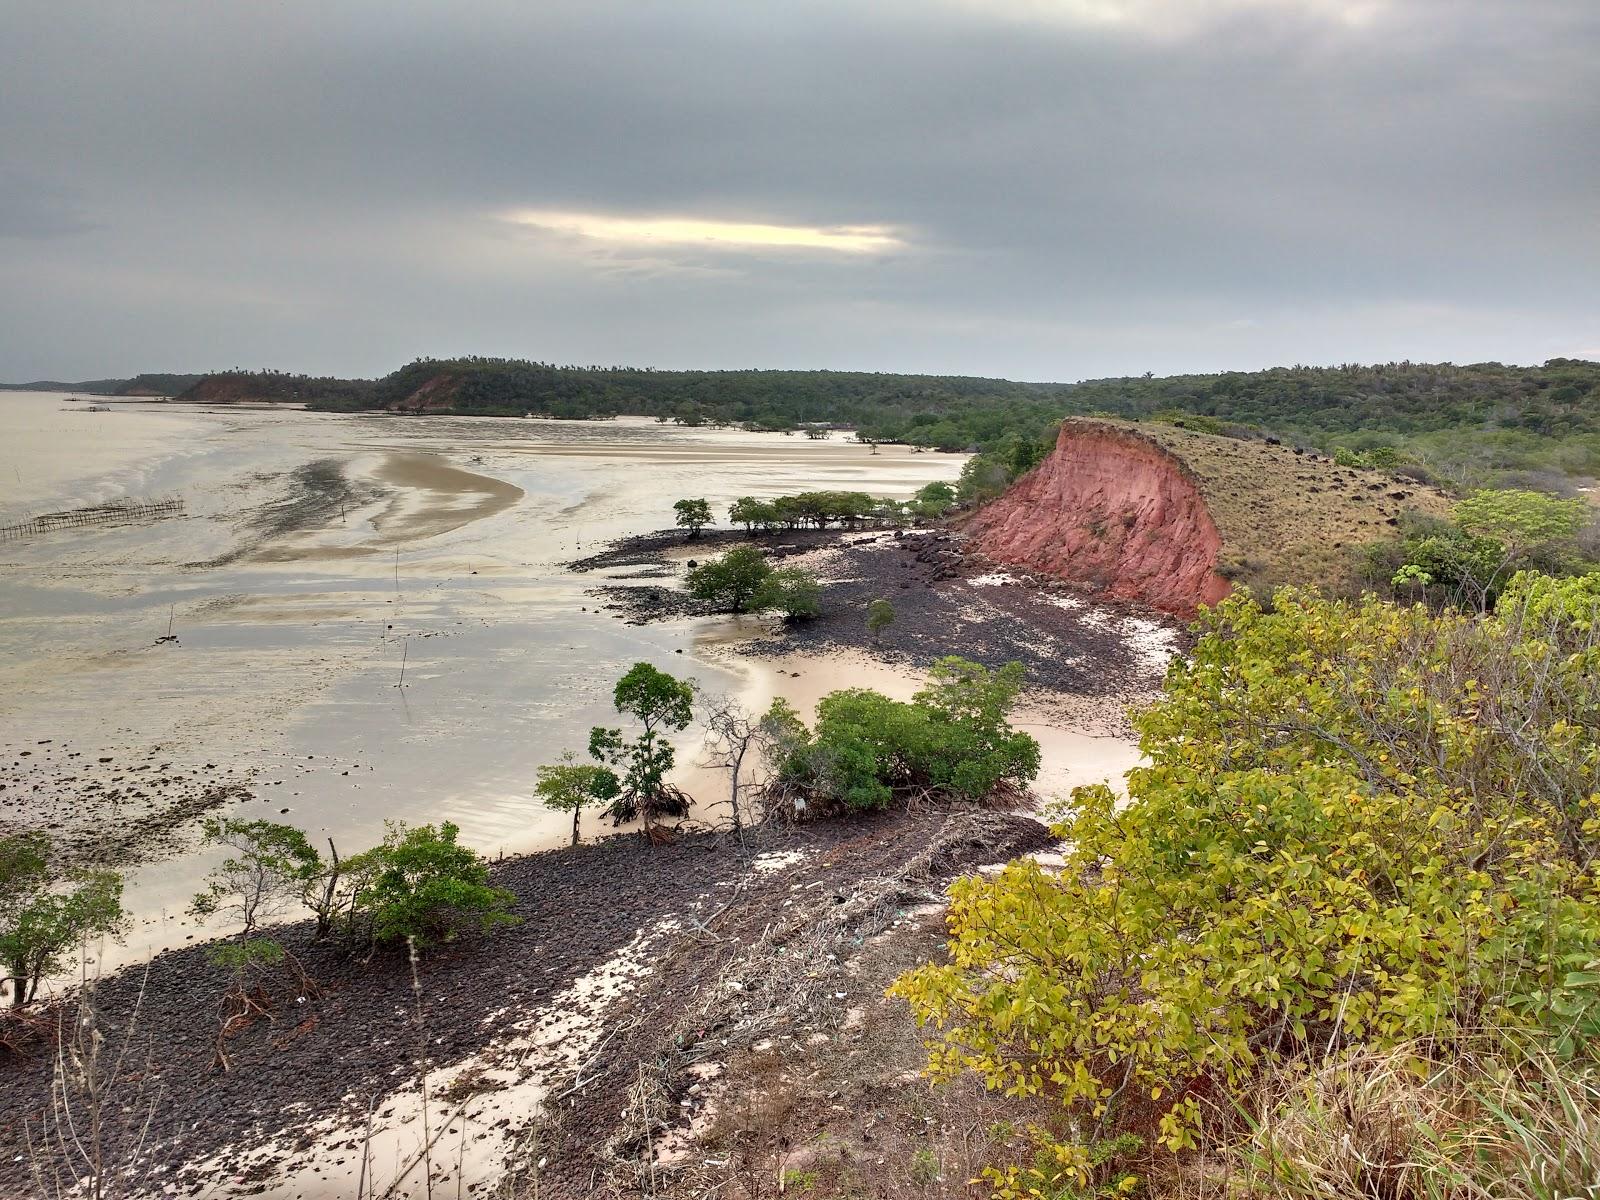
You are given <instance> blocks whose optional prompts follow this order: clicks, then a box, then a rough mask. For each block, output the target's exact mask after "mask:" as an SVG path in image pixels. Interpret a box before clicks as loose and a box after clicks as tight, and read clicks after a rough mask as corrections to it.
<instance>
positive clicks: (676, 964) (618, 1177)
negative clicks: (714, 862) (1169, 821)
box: [530, 808, 1051, 1197]
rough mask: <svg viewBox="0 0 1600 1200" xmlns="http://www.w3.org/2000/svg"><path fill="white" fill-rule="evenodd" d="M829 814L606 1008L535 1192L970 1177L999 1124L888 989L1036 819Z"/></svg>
mask: <svg viewBox="0 0 1600 1200" xmlns="http://www.w3.org/2000/svg"><path fill="white" fill-rule="evenodd" d="M848 824H850V825H853V824H854V823H853V822H851V823H848ZM842 831H843V832H846V834H847V836H845V837H844V838H843V839H842V840H840V841H837V842H835V843H833V844H818V845H815V846H814V847H812V848H811V849H810V850H809V851H808V854H809V857H808V858H806V859H805V860H804V861H803V862H798V863H796V864H795V865H794V866H791V867H788V868H786V869H783V870H777V871H767V872H756V873H752V874H751V875H747V876H746V877H745V879H744V881H743V884H742V886H741V887H740V888H739V890H738V892H737V894H735V895H733V896H731V897H729V898H728V900H727V901H725V902H724V904H723V905H722V906H720V907H719V908H718V909H717V910H716V911H715V913H714V914H713V916H712V917H710V918H709V919H704V920H703V921H701V922H697V923H692V924H691V925H690V926H689V927H688V928H687V929H686V930H685V932H684V933H683V934H682V935H681V936H679V937H678V938H677V939H675V941H674V942H673V944H672V945H671V946H670V947H668V949H667V950H666V952H665V953H664V954H663V955H662V956H661V957H660V958H659V959H658V961H657V963H656V965H655V967H654V969H653V971H652V974H651V977H650V981H649V983H648V986H645V987H643V988H641V989H639V990H638V991H636V992H635V993H633V994H632V995H630V996H629V997H628V998H627V999H625V1000H624V1001H623V1002H622V1004H621V1005H620V1006H619V1008H618V1009H617V1010H616V1011H614V1012H613V1013H612V1014H611V1016H610V1017H609V1020H610V1022H611V1023H612V1024H613V1025H614V1026H615V1027H616V1028H617V1029H618V1030H620V1034H619V1036H618V1037H617V1038H616V1039H614V1040H613V1041H612V1042H611V1043H609V1044H608V1046H607V1047H606V1049H605V1053H604V1054H603V1055H600V1056H597V1057H596V1058H594V1059H592V1060H591V1061H589V1062H588V1063H586V1064H584V1066H583V1067H582V1069H580V1071H579V1072H578V1073H577V1078H576V1079H575V1080H574V1081H573V1082H572V1083H571V1084H570V1085H569V1086H568V1088H566V1089H564V1093H565V1094H564V1099H563V1100H562V1102H560V1103H558V1104H556V1105H554V1106H553V1107H552V1112H551V1118H550V1119H551V1122H552V1124H551V1126H550V1128H548V1129H546V1130H544V1131H543V1132H542V1136H541V1145H542V1146H543V1147H544V1150H543V1153H544V1154H545V1155H546V1157H547V1162H546V1166H545V1168H544V1169H543V1171H542V1172H541V1173H540V1174H539V1176H538V1179H537V1184H538V1194H539V1195H541V1196H573V1197H577V1196H616V1197H621V1196H630V1195H639V1194H647V1195H658V1196H684V1197H690V1196H709V1195H718V1196H743V1197H765V1196H774V1195H778V1194H781V1193H784V1192H796V1193H812V1194H816V1195H819V1196H859V1197H868V1196H882V1197H901V1196H934V1195H966V1194H968V1193H967V1188H966V1181H967V1180H968V1179H970V1178H972V1176H973V1174H974V1173H975V1172H976V1170H977V1169H978V1167H979V1166H980V1165H981V1164H982V1163H985V1162H988V1161H991V1158H992V1156H993V1155H994V1154H996V1153H998V1152H999V1151H1000V1150H1001V1148H1002V1147H1003V1146H1004V1144H1005V1142H1006V1141H1007V1140H1008V1139H1009V1138H1010V1136H1011V1135H1010V1134H1009V1133H1004V1132H1003V1131H999V1130H991V1129H990V1128H989V1126H990V1125H992V1124H994V1123H995V1122H997V1121H999V1120H1000V1115H999V1109H998V1108H993V1111H992V1113H991V1107H992V1106H991V1105H990V1104H989V1103H988V1102H987V1100H986V1099H985V1097H983V1096H982V1095H981V1094H980V1093H979V1092H977V1091H975V1090H974V1089H973V1088H972V1087H971V1086H970V1085H968V1084H963V1085H961V1086H958V1087H955V1088H950V1089H939V1090H934V1089H931V1088H930V1087H929V1085H928V1084H927V1083H926V1082H924V1081H923V1080H922V1079H921V1078H920V1074H919V1072H920V1069H921V1067H922V1065H923V1062H924V1053H923V1050H922V1045H921V1039H920V1035H919V1033H918V1031H917V1029H916V1027H915V1025H914V1023H913V1022H912V1021H911V1018H910V1015H909V1011H908V1010H907V1009H906V1008H905V1006H904V1005H903V1004H902V1003H901V1002H899V1001H897V1000H890V999H889V998H887V997H886V996H885V994H884V993H885V989H886V988H887V987H888V985H889V984H890V983H891V982H892V981H893V980H894V978H895V977H896V976H897V975H899V974H900V973H901V972H902V971H904V970H906V969H908V968H909V967H911V966H914V965H916V964H917V963H920V962H923V961H927V960H928V959H930V958H935V957H938V956H939V955H940V954H941V953H942V952H943V936H942V921H941V917H940V913H941V912H942V907H943V897H944V889H945V887H946V885H947V884H948V882H949V881H950V879H952V878H953V877H955V876H956V875H959V874H962V873H966V872H970V871H973V870H976V869H978V868H979V867H981V866H984V865H987V864H991V863H999V862H1004V861H1007V860H1009V859H1011V858H1013V857H1015V856H1016V855H1018V854H1022V853H1027V852H1029V851H1032V850H1038V849H1042V848H1044V847H1046V846H1048V845H1050V844H1051V838H1050V835H1049V833H1048V831H1046V830H1045V829H1044V828H1043V827H1042V826H1041V825H1039V824H1038V823H1037V822H1035V821H1033V820H1032V819H1030V818H1028V817H1024V816H1020V815H1015V814H1008V813H999V812H993V811H984V810H977V809H971V808H964V809H960V810H955V811H941V812H931V811H930V812H922V813H916V814H909V815H902V816H899V817H896V818H892V819H890V820H887V821H882V820H876V819H875V820H873V821H871V822H868V823H865V824H861V825H858V826H856V827H855V828H854V829H849V828H846V829H844V830H842ZM786 848H787V847H786ZM1008 1111H1009V1113H1010V1115H1011V1116H1012V1117H1013V1118H1015V1116H1016V1112H1017V1110H1016V1106H1015V1105H1010V1106H1008ZM619 1114H620V1115H619ZM531 1182H532V1181H531V1180H530V1183H531ZM908 1183H909V1186H908Z"/></svg>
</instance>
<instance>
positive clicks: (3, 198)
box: [0, 168, 94, 238]
mask: <svg viewBox="0 0 1600 1200" xmlns="http://www.w3.org/2000/svg"><path fill="white" fill-rule="evenodd" d="M93 228H94V224H93V223H92V222H91V221H89V220H88V218H87V217H85V216H84V214H83V211H82V208H81V207H80V205H79V203H78V202H77V200H76V198H75V197H73V196H72V194H71V193H70V191H69V190H68V189H66V188H61V187H54V186H51V185H50V184H47V183H43V182H41V181H40V180H38V179H34V178H29V177H28V176H26V175H24V174H23V173H21V172H19V171H15V170H6V169H4V168H0V237H14V238H54V237H64V236H66V235H69V234H74V233H87V232H88V231H89V230H91V229H93Z"/></svg>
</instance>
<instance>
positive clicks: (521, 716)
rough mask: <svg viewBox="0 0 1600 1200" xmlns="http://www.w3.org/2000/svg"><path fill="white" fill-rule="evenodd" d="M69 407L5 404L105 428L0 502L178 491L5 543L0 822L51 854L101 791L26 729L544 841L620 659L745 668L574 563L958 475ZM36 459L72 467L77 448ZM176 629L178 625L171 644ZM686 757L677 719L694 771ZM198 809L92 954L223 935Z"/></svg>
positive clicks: (263, 803) (107, 752)
mask: <svg viewBox="0 0 1600 1200" xmlns="http://www.w3.org/2000/svg"><path fill="white" fill-rule="evenodd" d="M63 404H64V402H63V400H62V399H61V397H59V396H53V395H50V396H44V397H32V398H30V397H27V396H17V395H12V394H8V395H6V396H4V397H0V419H6V420H8V421H9V422H10V423H11V424H12V425H14V426H16V427H17V428H19V429H21V428H32V429H35V430H36V432H35V433H34V434H30V435H29V436H30V437H31V438H33V439H34V441H35V442H38V441H41V440H42V441H43V442H46V443H49V442H50V439H52V438H54V439H57V441H60V440H61V439H70V438H74V437H77V436H79V431H81V430H90V429H103V430H104V431H105V433H104V435H103V442H102V444H101V445H100V447H99V449H98V450H96V452H95V454H94V456H93V457H92V459H90V460H89V461H88V462H87V472H86V477H85V478H82V479H78V480H74V479H72V478H70V477H69V476H70V472H68V471H65V470H62V469H58V468H52V471H51V472H50V473H49V475H48V476H47V477H46V476H45V475H44V474H43V473H40V474H39V475H38V476H37V477H34V476H30V473H29V470H28V467H27V463H26V462H14V463H12V464H10V465H11V466H13V467H14V468H15V469H16V472H17V473H19V474H20V477H21V480H22V484H23V487H22V489H21V490H18V489H17V488H16V487H12V488H7V489H5V490H4V491H3V492H0V495H4V497H5V500H6V503H7V505H8V510H9V511H12V512H15V513H16V514H17V515H18V516H20V517H26V516H29V515H33V514H36V513H37V512H40V511H49V510H51V509H54V508H59V507H70V506H72V505H73V504H75V503H80V502H81V503H90V502H99V501H103V500H114V499H119V498H123V497H133V498H139V497H144V496H151V495H177V496H180V497H182V498H183V499H184V501H185V512H184V515H183V516H182V518H180V519H176V520H171V521H163V522H160V523H158V524H151V525H148V526H143V527H129V528H117V529H104V530H99V529H96V530H85V531H81V532H74V533H61V534H52V535H49V536H47V537H44V538H40V539H37V540H33V541H28V542H14V543H7V544H5V545H3V546H0V725H3V728H4V734H3V736H0V785H7V790H6V791H0V797H6V798H8V799H10V800H16V801H18V802H17V803H15V804H8V805H7V806H6V807H4V808H0V821H3V822H7V823H9V824H11V825H24V826H26V825H29V824H33V823H47V822H60V826H59V828H60V829H63V830H65V831H66V832H67V835H68V839H67V840H69V841H70V840H74V839H76V838H78V837H79V835H82V834H84V833H85V832H92V831H93V830H94V829H95V827H96V826H97V825H98V824H99V823H101V822H102V821H103V820H104V818H105V816H106V814H107V813H108V811H109V810H108V809H107V808H106V807H105V804H104V802H103V797H104V794H105V791H106V790H110V789H113V788H114V787H115V786H116V784H115V781H114V780H113V779H112V778H111V777H110V776H106V777H104V778H100V777H98V776H95V775H94V773H92V772H87V773H86V772H78V773H73V772H65V773H58V774H56V775H54V776H53V777H52V778H51V780H50V781H48V783H46V782H45V781H44V780H43V779H42V777H41V773H40V771H39V769H38V764H37V763H34V764H33V765H31V766H30V765H29V764H30V759H29V758H24V757H23V755H22V751H24V750H29V749H32V748H33V747H34V746H35V745H36V744H37V743H38V742H40V741H44V740H48V741H50V742H51V743H52V744H53V745H54V746H55V747H57V748H58V749H59V750H60V751H61V753H62V754H63V755H68V754H76V755H78V756H79V757H78V758H77V759H74V760H72V761H74V762H88V763H92V764H95V766H96V767H97V769H98V768H99V764H98V762H97V760H98V759H100V758H102V757H109V758H111V759H112V760H113V761H112V763H110V764H106V766H105V769H106V770H107V771H112V772H115V771H117V770H120V769H121V765H122V764H125V763H130V762H143V761H144V760H145V757H146V756H147V755H148V754H150V753H152V752H156V753H158V754H159V757H160V760H161V761H163V762H170V763H171V770H172V772H173V773H181V774H183V775H185V776H186V777H189V778H191V779H198V778H202V777H205V776H207V775H208V773H209V774H212V775H215V776H218V777H219V779H221V778H222V777H224V776H225V780H226V782H229V783H235V782H237V783H240V784H242V785H243V790H242V791H241V792H240V793H239V795H241V796H248V797H249V798H248V799H237V800H234V801H231V802H230V805H229V806H228V807H227V809H226V811H229V812H236V813H239V814H242V815H256V816H263V817H271V818H273V819H275V820H283V821H286V822H290V823H293V824H296V825H299V826H300V827H302V828H304V829H305V830H306V831H307V833H308V834H309V835H310V836H311V837H312V838H313V840H314V841H316V842H317V843H318V844H323V843H324V842H325V840H326V839H327V838H328V837H332V838H334V839H335V840H336V842H337V843H338V845H339V846H340V848H341V850H342V851H345V852H349V851H351V850H354V849H358V848H361V847H364V846H366V845H370V844H372V843H373V842H375V841H377V840H378V839H379V838H380V837H381V836H382V831H383V822H384V821H385V820H406V821H410V822H413V823H416V822H424V821H440V820H451V821H455V822H456V823H458V824H459V825H460V826H461V828H462V839H463V841H466V842H468V843H470V844H472V845H475V846H477V847H479V848H481V849H482V850H483V851H484V852H486V853H488V854H489V855H491V856H493V855H497V854H500V853H515V852H521V851H527V850H533V849H538V848H540V847H543V846H550V845H557V844H560V843H561V842H562V841H563V840H564V837H565V834H566V824H565V820H564V818H563V817H561V816H560V815H559V814H555V813H549V812H546V811H545V810H543V809H541V808H540V807H538V806H537V805H536V804H535V803H534V802H533V801H532V798H531V790H532V780H533V777H534V771H535V769H536V768H537V766H538V765H539V764H541V763H545V762H550V761H554V760H555V759H556V758H558V757H559V755H560V754H561V753H562V752H563V751H564V750H567V749H569V748H572V749H576V748H581V747H582V746H583V745H584V743H585V741H586V739H587V733H588V729H589V727H590V726H591V725H594V724H599V723H612V722H614V721H615V719H616V714H615V712H614V711H613V709H612V707H611V704H610V689H611V687H612V685H613V684H614V683H615V680H616V679H617V677H619V676H620V675H621V674H622V672H623V671H625V670H626V669H627V667H628V665H630V664H631V663H632V662H634V661H638V660H645V661H650V662H652V663H654V664H655V665H657V666H659V667H662V668H663V669H666V670H669V671H673V672H675V673H677V674H680V675H684V676H687V677H690V678H693V679H695V680H696V681H697V682H698V683H700V684H701V685H702V686H703V687H705V688H707V689H709V690H713V691H728V690H730V689H732V688H735V687H737V686H738V681H739V675H738V673H737V672H736V671H733V670H731V669H730V668H729V667H728V666H727V665H725V664H721V663H718V662H714V661H709V660H706V659H703V658H701V657H698V656H697V655H696V652H695V651H696V645H695V635H694V629H693V627H692V625H683V626H659V627H652V628H648V629H646V628H630V627H628V626H626V625H624V624H622V623H621V622H619V621H617V620H616V619H615V618H614V617H613V616H611V615H610V614H606V613H603V612H601V611H599V605H598V604H597V603H596V602H595V601H594V600H593V599H592V598H591V597H589V596H587V595H586V594H585V593H586V590H587V588H588V587H589V586H590V584H591V581H589V580H586V579H583V578H580V577H577V576H574V575H572V574H571V573H569V572H567V571H566V570H565V569H564V568H563V567H562V565H561V564H562V563H564V562H566V561H568V560H570V559H571V558H574V557H578V556H579V555H581V554H582V553H583V552H585V551H586V550H589V549H592V548H596V547H598V546H599V545H600V544H601V543H602V542H603V541H605V540H609V539H611V538H613V537H617V536H622V535H625V534H628V533H632V532H638V531H641V530H645V529H652V528H658V527H659V526H660V525H661V524H662V523H663V522H664V521H668V520H670V514H671V505H672V502H673V500H675V499H677V498H680V497H682V496H685V495H704V496H707V498H708V499H710V500H711V502H712V505H713V508H714V509H716V510H719V511H725V508H726V504H727V503H728V502H729V501H730V500H731V499H733V498H735V497H737V496H738V495H742V494H756V495H763V494H773V493H775V492H781V491H799V490H806V489H812V488H827V487H856V488H862V489H864V490H868V491H872V492H875V493H878V494H883V495H893V496H907V495H909V494H910V493H911V492H913V491H914V490H915V489H916V488H917V487H919V486H921V484H922V483H924V482H926V481H927V480H928V479H931V478H946V479H949V478H953V477H954V476H955V474H956V473H957V472H958V471H959V470H960V466H961V463H962V461H963V459H962V458H961V457H960V456H944V455H931V454H921V455H913V454H910V453H909V452H906V451H904V450H901V451H899V452H896V451H895V450H892V449H890V448H881V449H880V451H879V453H878V454H872V453H871V452H870V450H869V448H868V447H865V446H858V445H853V444H851V443H849V442H846V441H844V440H843V439H834V440H830V441H825V442H812V441H808V440H806V439H804V438H792V437H784V436H781V435H775V434H749V433H744V432H741V431H732V430H705V429H700V430H687V429H679V428H676V427H672V426H663V425H660V424H658V423H656V422H653V421H637V420H636V421H616V422H549V421H520V420H505V419H494V418H476V419H475V418H454V417H449V418H406V419H396V418H389V417H374V416H366V415H361V416H351V417H344V416H332V415H322V414H310V413H304V412H298V411H282V410H240V409H228V410H221V411H205V410H199V409H190V408H182V407H175V406H170V405H160V404H139V405H126V406H119V408H118V410H117V411H116V412H114V413H110V414H88V413H76V412H74V413H62V412H61V411H60V409H61V408H62V406H63ZM113 419H114V420H113ZM96 421H103V422H105V423H104V424H103V425H98V426H96V425H93V424H92V423H93V422H96ZM83 422H89V423H91V424H81V423H83ZM147 430H154V431H156V432H155V433H154V434H150V433H147V432H146V431H147ZM113 435H115V436H113ZM119 439H120V440H119ZM35 449H36V450H38V457H39V458H40V461H46V460H48V461H51V462H54V463H57V464H58V467H59V464H60V463H62V462H69V461H70V460H71V447H70V443H68V444H67V445H65V446H60V445H58V446H55V448H54V449H50V450H48V452H46V450H40V449H38V447H35ZM30 453H33V451H30ZM3 469H4V467H3V466H0V470H3ZM103 469H104V470H110V471H111V475H109V476H105V477H101V476H98V475H93V474H92V473H93V472H97V471H101V470H103ZM16 478H17V474H14V475H13V482H15V480H16ZM397 550H398V552H399V553H398V556H397V555H396V553H395V552H396V551H397ZM169 627H170V629H171V632H172V634H173V635H174V636H175V637H176V639H177V640H176V641H175V642H170V643H166V642H161V641H160V639H163V638H165V637H166V636H167V634H168V631H169ZM402 666H404V670H405V675H404V684H405V686H404V687H401V686H399V684H400V682H401V680H400V673H401V668H402ZM158 748H159V749H158ZM697 751H698V737H697V736H694V735H692V734H690V735H686V736H685V737H684V739H683V741H682V743H681V746H680V762H682V763H683V764H684V773H685V778H686V779H692V778H693V776H694V770H695V768H694V767H693V759H694V757H695V754H696V753H697ZM207 764H212V766H211V767H209V768H208V766H207ZM67 779H70V780H71V781H70V782H62V781H63V780H67ZM91 784H99V785H100V786H99V787H96V788H91V787H90V785H91ZM41 786H51V787H53V789H54V793H55V794H54V799H53V800H52V803H51V804H50V805H49V806H48V809H47V810H46V809H39V810H37V811H33V812H32V813H31V815H30V812H29V806H28V804H27V803H26V802H25V800H24V799H21V798H23V797H25V796H26V795H31V794H32V793H33V790H34V789H35V788H36V787H41ZM192 824H193V823H192V822H191V823H190V828H189V829H188V830H187V831H183V830H178V831H176V832H175V833H174V834H173V835H172V836H167V835H165V834H164V835H163V838H162V844H161V845H160V846H159V847H157V846H155V845H152V846H151V847H150V850H151V853H152V854H154V855H158V856H159V857H160V858H161V859H162V861H157V862H153V863H151V864H148V865H144V866H132V867H130V868H129V878H128V893H127V899H128V903H129V906H130V908H131V909H132V910H133V912H134V914H135V918H136V925H135V929H134V931H133V933H132V934H131V935H130V937H129V939H128V940H127V942H126V943H125V944H124V945H122V946H112V947H110V948H109V949H108V953H107V956H106V960H105V961H106V965H115V964H117V963H121V962H128V961H138V960H140V959H141V958H143V957H144V956H145V955H147V954H148V953H149V952H151V951H153V950H155V949H158V948H160V947H163V946H169V945H178V944H182V943H183V942H184V941H185V940H186V939H188V938H190V937H193V936H196V935H197V934H198V933H202V932H213V931H212V930H206V931H201V930H198V929H196V927H195V926H194V924H193V922H192V921H190V920H189V919H188V918H187V917H186V916H185V915H184V911H183V910H184V909H185V908H186V907H187V904H188V901H189V899H190V896H191V894H192V892H193V890H194V881H195V880H196V879H198V877H199V876H200V875H201V874H202V873H203V872H204V870H205V869H206V867H207V866H208V865H209V862H210V858H209V857H208V856H207V855H206V854H205V853H204V852H201V851H198V850H196V849H195V847H194V845H193V828H192ZM174 855H175V856H176V858H174V857H173V856H174ZM217 932H220V931H217Z"/></svg>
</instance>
